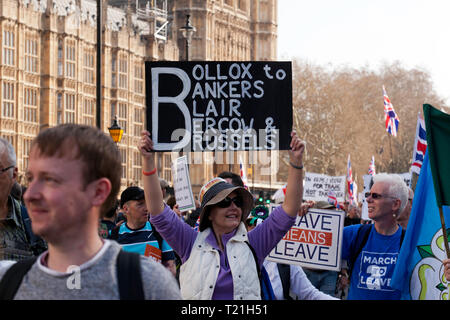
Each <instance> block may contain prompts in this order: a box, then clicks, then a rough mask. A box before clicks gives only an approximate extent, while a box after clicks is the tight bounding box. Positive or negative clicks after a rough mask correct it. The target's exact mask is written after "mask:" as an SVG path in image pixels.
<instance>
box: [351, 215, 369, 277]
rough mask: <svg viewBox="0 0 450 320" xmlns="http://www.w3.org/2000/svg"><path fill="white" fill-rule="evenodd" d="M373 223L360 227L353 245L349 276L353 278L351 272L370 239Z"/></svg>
mask: <svg viewBox="0 0 450 320" xmlns="http://www.w3.org/2000/svg"><path fill="white" fill-rule="evenodd" d="M372 227H373V225H372V224H363V225H361V226H360V227H359V228H358V232H357V233H356V238H355V240H354V241H353V243H352V245H351V250H350V260H349V261H348V277H349V279H351V273H352V271H353V267H354V265H355V261H356V259H358V256H359V254H360V253H361V251H362V249H363V248H364V246H365V244H366V242H367V239H369V234H370V231H372Z"/></svg>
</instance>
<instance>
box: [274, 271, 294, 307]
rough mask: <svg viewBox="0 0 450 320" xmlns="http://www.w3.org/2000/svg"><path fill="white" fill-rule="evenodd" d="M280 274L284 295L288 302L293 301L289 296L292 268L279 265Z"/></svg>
mask: <svg viewBox="0 0 450 320" xmlns="http://www.w3.org/2000/svg"><path fill="white" fill-rule="evenodd" d="M277 268H278V273H279V274H280V279H281V285H282V286H283V295H284V298H285V299H286V300H293V299H292V297H291V296H290V295H289V291H290V289H291V266H290V265H288V264H284V263H277Z"/></svg>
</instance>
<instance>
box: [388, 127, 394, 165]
mask: <svg viewBox="0 0 450 320" xmlns="http://www.w3.org/2000/svg"><path fill="white" fill-rule="evenodd" d="M391 139H392V135H391V134H390V135H389V149H390V151H391V173H394V158H393V154H392V143H391Z"/></svg>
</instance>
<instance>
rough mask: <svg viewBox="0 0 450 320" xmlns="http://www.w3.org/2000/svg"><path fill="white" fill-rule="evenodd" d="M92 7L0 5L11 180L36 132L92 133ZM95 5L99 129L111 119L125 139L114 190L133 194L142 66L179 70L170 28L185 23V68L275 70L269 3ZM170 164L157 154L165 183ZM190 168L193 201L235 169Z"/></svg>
mask: <svg viewBox="0 0 450 320" xmlns="http://www.w3.org/2000/svg"><path fill="white" fill-rule="evenodd" d="M112 2H114V3H112ZM96 3H97V2H96V1H95V0H2V1H0V48H1V50H0V135H1V136H2V137H5V138H7V139H8V140H10V141H11V143H12V144H13V146H14V147H15V149H16V153H17V159H18V167H19V174H20V175H22V174H23V173H24V171H25V169H26V167H27V165H28V153H29V147H30V143H31V141H32V139H33V138H34V137H35V136H36V135H37V133H38V132H39V130H41V129H44V128H47V127H52V126H55V125H57V124H60V123H66V122H75V123H83V124H89V125H93V126H95V124H96V50H97V39H96V31H97V27H96V24H97V21H96V8H97V6H96ZM103 3H104V5H103V13H102V15H103V19H104V20H103V22H104V23H103V47H102V97H103V99H102V102H101V119H102V123H101V127H102V130H104V131H105V132H107V128H108V127H109V126H110V125H111V123H112V119H113V118H114V115H117V117H118V122H119V125H120V126H122V128H124V130H125V132H124V135H123V138H122V141H121V142H120V143H119V144H118V147H119V149H120V151H121V154H122V162H123V173H122V184H123V186H127V185H130V184H141V161H140V156H139V152H138V150H137V148H136V145H137V142H138V139H139V134H140V131H141V130H142V129H143V128H144V126H145V112H144V110H145V76H144V61H147V60H184V57H185V50H186V45H185V40H184V38H183V37H182V35H181V32H179V28H180V27H181V26H183V25H184V23H185V20H186V14H190V15H191V23H192V24H193V25H194V26H195V27H196V32H195V33H194V36H193V39H192V43H191V45H190V59H191V60H276V39H277V12H276V9H277V8H276V6H277V1H276V0H151V1H144V0H138V1H136V0H130V1H126V0H125V1H123V0H114V1H113V0H111V4H114V6H112V5H106V1H104V2H103ZM136 3H137V4H138V8H137V9H138V12H137V11H136ZM158 32H159V33H158ZM244 157H247V158H245V159H248V155H244ZM235 159H237V158H235ZM170 164H171V155H170V154H161V155H160V157H159V163H158V165H159V168H160V172H161V175H162V177H164V178H165V179H167V180H169V181H170V180H171V173H170ZM196 166H197V167H196ZM196 166H192V168H191V170H192V171H191V179H192V183H193V187H194V193H195V192H198V188H199V186H201V184H202V183H203V182H204V181H205V179H209V178H212V176H213V175H214V174H216V173H218V172H220V171H223V170H229V169H231V170H233V171H235V172H238V170H239V165H237V166H236V165H228V164H226V165H223V166H220V165H216V166H213V165H211V164H210V165H202V166H200V165H196ZM255 171H257V170H253V171H252V173H253V172H255ZM249 173H250V172H249ZM256 176H257V174H255V177H256ZM255 177H253V182H255V184H259V185H261V187H262V188H267V187H268V180H270V181H271V182H273V183H272V184H271V185H273V186H274V187H276V185H277V183H275V180H276V179H274V176H269V177H266V178H263V177H262V176H261V177H258V178H256V181H255ZM20 182H21V183H25V181H23V180H22V181H20ZM250 182H251V181H250ZM278 185H279V183H278Z"/></svg>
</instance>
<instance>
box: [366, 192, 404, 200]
mask: <svg viewBox="0 0 450 320" xmlns="http://www.w3.org/2000/svg"><path fill="white" fill-rule="evenodd" d="M364 195H365V197H366V199H367V198H368V197H370V196H372V199H381V198H391V199H396V198H394V197H391V196H385V195H382V194H380V193H375V192H366V193H365V194H364Z"/></svg>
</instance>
